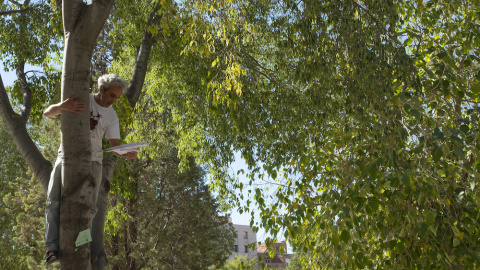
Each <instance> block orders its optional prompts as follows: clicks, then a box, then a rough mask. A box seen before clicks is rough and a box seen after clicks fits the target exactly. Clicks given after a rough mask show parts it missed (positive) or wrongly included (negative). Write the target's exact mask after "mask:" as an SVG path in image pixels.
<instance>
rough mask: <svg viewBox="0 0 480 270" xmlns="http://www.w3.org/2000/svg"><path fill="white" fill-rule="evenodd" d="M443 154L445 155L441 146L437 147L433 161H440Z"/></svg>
mask: <svg viewBox="0 0 480 270" xmlns="http://www.w3.org/2000/svg"><path fill="white" fill-rule="evenodd" d="M442 156H443V151H442V149H440V148H439V147H435V148H434V149H433V153H432V157H433V161H435V162H438V161H439V160H440V158H442Z"/></svg>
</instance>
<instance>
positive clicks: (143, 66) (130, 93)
mask: <svg viewBox="0 0 480 270" xmlns="http://www.w3.org/2000/svg"><path fill="white" fill-rule="evenodd" d="M159 2H160V1H159ZM160 8H161V5H160V3H157V5H156V6H155V8H154V9H153V11H152V12H151V13H150V18H149V20H148V23H147V26H146V29H148V27H149V26H150V25H155V24H158V23H159V22H160V19H161V17H160V16H158V15H157V12H158V10H159V9H160ZM154 43H155V39H154V38H153V35H152V34H151V33H150V32H149V31H148V30H145V33H144V35H143V39H142V45H141V46H140V50H138V55H137V60H136V61H135V67H134V68H133V74H132V78H131V80H130V84H129V85H128V88H127V91H126V93H125V96H126V97H127V99H128V104H130V106H131V107H135V104H136V103H137V101H138V99H139V98H140V93H141V92H142V87H143V83H144V82H145V76H146V74H147V66H148V59H149V57H150V52H151V51H152V47H153V44H154Z"/></svg>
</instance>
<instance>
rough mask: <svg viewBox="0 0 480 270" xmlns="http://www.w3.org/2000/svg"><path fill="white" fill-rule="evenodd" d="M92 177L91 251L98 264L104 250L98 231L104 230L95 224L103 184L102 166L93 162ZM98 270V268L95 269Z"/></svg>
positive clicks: (94, 260) (93, 259)
mask: <svg viewBox="0 0 480 270" xmlns="http://www.w3.org/2000/svg"><path fill="white" fill-rule="evenodd" d="M92 176H93V178H94V179H95V190H94V191H93V197H92V209H91V220H90V228H91V233H92V243H91V244H90V251H91V255H92V262H93V263H94V264H96V261H97V260H98V257H99V256H101V254H100V253H101V251H102V250H103V249H102V247H103V239H97V238H101V237H99V236H101V234H99V232H97V230H100V229H103V228H97V226H96V225H98V224H95V223H94V222H93V220H94V218H95V216H96V214H97V210H98V209H97V198H98V193H99V191H100V188H101V187H100V186H101V183H102V164H100V163H98V162H96V161H92ZM95 269H97V267H96V268H95ZM102 269H103V268H102Z"/></svg>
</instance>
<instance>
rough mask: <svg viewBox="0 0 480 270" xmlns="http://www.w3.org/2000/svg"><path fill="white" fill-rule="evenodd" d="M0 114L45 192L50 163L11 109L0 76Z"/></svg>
mask: <svg viewBox="0 0 480 270" xmlns="http://www.w3.org/2000/svg"><path fill="white" fill-rule="evenodd" d="M0 116H1V117H2V119H3V122H4V123H5V126H6V127H7V130H8V133H9V134H10V136H12V138H13V141H14V143H15V146H16V147H17V149H18V151H19V152H20V154H21V155H22V157H23V159H24V160H25V162H26V163H27V165H28V166H29V167H30V169H31V170H32V171H33V173H34V174H35V176H36V177H37V179H38V181H39V182H40V185H41V186H42V188H43V190H44V191H45V192H46V191H47V188H48V182H49V180H50V172H51V171H52V164H51V163H50V162H49V161H48V160H46V159H45V158H44V157H43V155H42V153H41V152H40V150H38V148H37V146H36V145H35V143H34V142H33V140H32V138H31V137H30V135H29V134H28V132H27V128H26V125H25V121H24V120H23V119H22V117H20V115H18V114H16V113H15V112H14V111H13V108H12V106H11V104H10V100H9V98H8V95H7V91H5V86H4V85H3V81H2V77H1V76H0Z"/></svg>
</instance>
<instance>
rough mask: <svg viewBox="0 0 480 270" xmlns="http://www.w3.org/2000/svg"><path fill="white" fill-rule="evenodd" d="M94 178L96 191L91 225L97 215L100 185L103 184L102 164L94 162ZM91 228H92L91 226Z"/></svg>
mask: <svg viewBox="0 0 480 270" xmlns="http://www.w3.org/2000/svg"><path fill="white" fill-rule="evenodd" d="M92 176H93V178H94V179H95V190H94V191H93V197H92V208H91V211H90V212H91V213H92V216H91V219H90V224H91V223H92V220H93V217H95V214H96V213H97V197H98V191H99V190H100V184H101V183H102V164H100V163H98V162H96V161H92ZM90 227H91V226H90Z"/></svg>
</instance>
